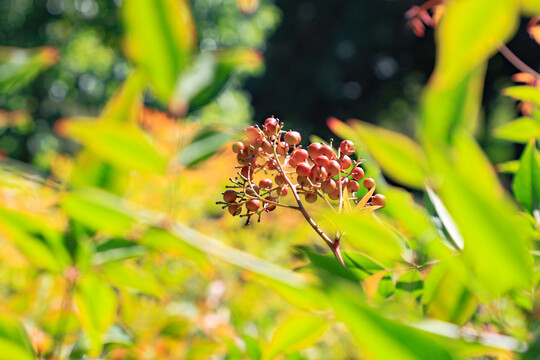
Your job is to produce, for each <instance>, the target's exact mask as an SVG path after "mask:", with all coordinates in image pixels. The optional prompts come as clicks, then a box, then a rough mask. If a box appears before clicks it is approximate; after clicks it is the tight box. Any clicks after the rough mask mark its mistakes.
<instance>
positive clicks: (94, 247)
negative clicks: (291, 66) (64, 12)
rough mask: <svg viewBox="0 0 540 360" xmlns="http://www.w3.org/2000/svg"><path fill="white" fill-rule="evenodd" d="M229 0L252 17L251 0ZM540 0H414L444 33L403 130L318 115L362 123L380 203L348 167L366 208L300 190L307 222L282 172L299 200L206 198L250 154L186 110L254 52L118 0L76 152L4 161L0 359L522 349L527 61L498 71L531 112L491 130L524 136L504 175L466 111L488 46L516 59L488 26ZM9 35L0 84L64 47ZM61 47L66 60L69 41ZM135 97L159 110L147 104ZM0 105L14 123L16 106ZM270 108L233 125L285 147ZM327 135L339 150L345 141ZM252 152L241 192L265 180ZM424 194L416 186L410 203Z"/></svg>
mask: <svg viewBox="0 0 540 360" xmlns="http://www.w3.org/2000/svg"><path fill="white" fill-rule="evenodd" d="M51 3H52V4H53V5H54V4H56V2H51ZM91 3H92V4H94V3H95V2H93V1H91ZM237 3H238V5H237V6H238V9H240V10H242V11H245V12H255V13H254V15H253V16H257V15H255V14H256V13H257V11H259V10H261V11H262V9H263V7H261V9H259V10H256V8H257V6H256V5H257V2H253V1H244V0H239V1H238V2H237ZM434 3H436V4H437V5H438V6H441V3H442V2H437V1H435V2H433V1H432V2H428V4H434ZM51 6H52V5H51ZM261 6H262V5H261ZM537 8H538V7H537V6H536V3H535V2H534V1H531V0H527V1H515V0H500V1H498V2H497V3H492V2H488V1H485V0H468V1H465V2H464V1H461V0H451V1H447V2H445V3H444V7H438V8H436V9H434V10H433V11H434V14H435V15H437V14H438V15H437V16H439V15H440V18H438V17H437V18H436V16H435V15H433V19H432V20H428V19H427V18H426V14H427V15H428V17H429V16H430V14H429V12H428V10H429V11H432V9H431V8H429V7H428V8H427V9H425V8H421V9H420V10H422V11H417V12H416V13H414V12H413V13H412V14H413V15H414V14H416V15H414V16H412V17H411V18H410V21H411V22H412V24H415V21H416V20H418V19H419V18H417V17H415V16H420V17H422V18H421V21H423V24H426V25H427V23H429V24H431V25H433V26H435V27H436V30H435V31H436V42H437V43H436V45H437V47H438V49H439V50H438V53H437V54H438V55H437V56H438V62H437V66H436V68H435V71H434V73H433V75H432V78H431V80H430V81H429V83H428V84H427V86H426V87H425V89H424V96H423V99H422V106H421V109H420V119H419V121H418V126H417V136H416V140H415V139H412V138H409V137H407V136H405V135H402V134H399V133H396V132H393V131H390V130H386V129H383V128H381V127H378V126H375V125H372V124H369V123H366V122H362V121H359V120H354V119H351V120H349V121H347V122H341V121H340V120H338V119H335V118H332V119H330V120H329V121H328V126H329V127H330V129H331V130H332V131H333V132H335V133H336V134H337V135H338V136H340V137H342V138H344V139H352V140H353V141H355V142H356V153H357V154H358V158H359V159H362V160H361V163H362V168H363V171H365V173H366V176H368V177H371V178H373V179H374V183H375V182H376V183H377V190H378V191H381V192H382V193H384V194H385V195H386V197H387V204H386V206H384V207H382V208H380V209H379V206H369V201H371V204H372V205H376V203H375V198H376V196H374V195H373V192H374V189H375V187H374V186H365V189H363V190H361V191H360V187H359V186H358V187H356V186H355V187H354V191H351V192H356V195H355V197H354V198H353V199H352V201H353V202H358V205H357V206H358V207H359V208H360V209H361V210H363V211H359V210H358V209H356V208H353V207H352V206H350V205H351V204H350V203H349V201H345V202H343V201H342V200H343V197H345V198H346V199H348V195H347V192H346V191H343V192H341V191H340V192H339V194H338V198H339V199H340V200H339V204H340V205H339V206H338V208H337V211H334V210H328V209H326V208H325V207H324V206H325V205H327V204H326V203H324V204H323V203H322V202H321V201H318V202H314V203H312V204H310V205H309V211H310V214H314V215H316V216H317V218H318V219H319V218H320V219H322V221H321V223H320V228H319V225H315V226H313V224H312V222H310V217H309V216H306V215H305V209H304V207H303V204H302V200H301V199H300V198H299V197H298V194H297V191H296V190H297V189H296V188H293V190H295V191H292V192H293V193H294V194H296V196H295V201H296V204H297V205H291V204H289V203H288V202H287V200H286V199H285V200H283V201H282V200H280V202H279V204H281V205H285V207H290V208H297V209H304V212H303V211H300V212H299V213H298V212H294V211H293V212H289V213H287V214H285V215H283V213H284V212H275V213H269V214H268V216H267V217H265V218H264V221H262V222H261V223H257V224H253V226H250V227H247V228H242V225H241V224H239V223H238V221H237V218H235V217H230V216H228V215H227V214H225V215H223V214H222V211H221V210H220V209H219V207H217V206H215V204H214V203H215V201H216V200H218V199H219V193H220V189H222V188H223V187H224V186H225V184H227V179H228V178H230V177H231V176H234V172H235V171H234V170H233V169H232V164H233V163H235V162H236V161H240V162H241V163H242V162H244V161H246V159H245V158H240V159H239V158H238V155H235V154H234V153H233V152H231V151H230V150H229V145H230V142H231V141H230V140H242V139H237V138H236V137H237V136H239V134H236V133H233V132H230V131H229V132H227V131H226V128H225V127H224V126H219V124H212V125H210V126H208V125H206V126H205V125H202V124H201V123H200V122H193V121H188V120H187V119H188V118H193V117H196V116H204V112H205V111H207V109H208V108H209V107H211V106H212V104H215V102H214V100H215V99H216V97H219V96H220V94H222V93H223V91H225V92H226V91H227V90H226V87H227V85H228V84H229V83H230V81H231V79H233V78H234V77H235V76H236V75H235V74H245V75H249V74H253V73H254V72H256V71H257V70H258V69H260V67H261V66H262V57H261V55H260V53H259V52H257V51H256V50H253V49H250V48H246V47H244V46H234V47H227V48H219V49H218V48H204V47H202V46H197V45H196V44H197V40H196V39H197V36H198V35H199V34H200V33H201V32H203V30H201V28H202V26H201V24H199V22H200V20H199V21H196V20H194V18H193V17H192V11H191V10H190V4H189V3H188V2H187V1H173V0H164V1H161V2H156V1H150V0H147V1H138V2H136V1H129V0H126V1H124V4H123V5H122V7H121V8H120V12H121V14H120V18H121V21H122V24H123V25H124V32H123V34H124V35H123V36H124V39H125V41H126V44H127V45H126V57H127V58H128V59H129V60H130V61H131V62H132V64H133V68H132V69H131V70H130V73H129V75H128V76H127V78H126V79H125V81H124V83H123V84H122V86H120V87H119V88H118V89H116V91H115V92H114V94H113V95H112V96H111V97H110V99H109V100H108V102H107V103H106V104H105V105H104V106H103V108H102V110H101V111H100V112H99V114H98V115H97V116H96V117H88V116H81V115H80V114H78V113H77V114H76V116H72V117H69V118H62V119H59V120H57V121H56V122H55V125H54V130H55V132H56V134H57V135H58V136H60V137H62V138H64V139H66V140H65V141H66V142H69V143H71V144H72V146H73V148H74V149H77V150H76V151H74V154H73V155H71V154H65V153H56V152H53V153H51V154H50V155H49V156H48V157H47V159H46V163H47V166H46V167H45V168H48V169H50V173H43V172H41V171H40V170H37V169H36V168H34V167H32V166H29V165H27V164H24V163H20V162H17V161H16V160H12V159H4V160H3V161H2V165H1V167H0V199H1V201H0V239H1V245H2V249H3V251H2V253H1V254H0V258H1V259H2V264H3V266H2V267H0V282H1V283H2V289H3V290H2V298H3V303H4V310H5V311H4V313H3V315H2V316H1V317H0V344H1V345H2V346H1V348H2V354H1V355H0V357H3V358H17V359H26V358H29V359H30V358H34V357H38V358H47V359H60V358H70V359H82V358H88V357H90V358H98V357H103V358H110V359H139V358H160V359H178V358H186V359H207V358H212V357H217V358H227V359H245V358H247V359H273V358H276V357H281V358H288V359H303V358H321V359H328V358H365V357H367V358H373V359H389V358H400V359H411V360H413V359H459V358H496V357H498V358H518V357H520V356H521V357H523V358H526V359H527V358H535V356H537V354H536V349H537V348H538V340H537V328H538V321H539V320H538V301H537V299H536V293H537V288H538V279H539V277H538V274H537V271H536V259H535V257H536V256H538V254H539V250H538V249H537V241H539V240H540V208H539V206H540V188H539V184H540V180H539V178H540V155H539V153H538V149H537V142H538V141H537V140H538V133H537V131H536V130H535V126H534V122H535V121H540V117H539V114H540V104H539V102H538V101H537V100H538V99H537V98H538V94H539V92H538V91H539V90H538V74H536V73H532V74H531V73H529V75H531V76H532V80H533V82H532V83H530V81H528V80H527V79H525V80H527V81H528V82H527V85H525V86H520V87H510V88H509V89H507V90H506V91H505V94H506V95H508V96H511V97H513V98H517V99H518V100H520V101H521V105H520V109H521V110H522V112H523V113H524V116H525V119H527V120H526V124H525V125H524V124H523V119H518V120H514V121H511V122H508V124H505V125H503V126H502V127H500V128H498V129H496V130H495V131H494V133H495V135H496V136H500V137H501V138H503V139H510V140H516V141H519V142H524V143H526V147H525V149H524V150H523V152H522V155H521V157H520V159H519V160H518V161H517V162H514V163H513V165H512V166H505V167H504V168H505V169H506V170H509V169H510V170H512V169H514V170H515V175H514V177H513V184H512V193H511V192H509V191H507V190H506V189H505V188H504V187H503V186H502V184H501V181H500V180H499V177H498V175H497V173H496V172H495V171H494V167H493V166H492V164H491V163H490V161H489V160H488V158H487V156H486V155H485V154H484V152H483V150H482V148H481V147H480V146H479V144H478V143H477V141H476V139H475V138H474V130H475V128H476V124H477V123H478V117H479V114H478V113H479V111H480V104H481V97H482V86H483V85H482V84H483V79H484V74H485V72H484V66H485V63H486V62H487V60H488V59H489V57H490V56H492V55H493V53H494V52H495V51H497V48H498V47H499V49H500V51H501V52H503V53H504V54H506V55H505V56H507V57H508V58H509V59H513V58H512V57H511V56H509V54H508V49H506V48H505V47H504V45H501V46H499V44H502V42H503V41H508V39H510V38H511V37H512V36H513V35H514V33H515V31H516V22H517V21H518V20H517V19H518V17H519V16H520V14H521V11H523V12H524V14H530V12H531V11H536V10H537ZM441 9H442V10H441ZM486 9H488V10H489V16H487V15H486V14H484V11H486ZM417 10H418V9H417ZM225 11H227V10H225ZM441 11H442V12H441ZM410 14H411V13H410ZM485 15H486V16H485ZM435 18H436V19H435ZM430 19H431V18H430ZM141 24H144V26H142V25H141ZM416 24H418V22H417V21H416ZM533 25H534V24H533ZM490 29H496V31H489V30H490ZM143 30H146V31H143ZM153 40H155V41H153ZM229 45H237V44H229ZM240 45H245V44H240ZM201 48H202V49H201ZM2 52H3V54H4V55H3V56H2V59H3V61H2V63H1V65H0V94H4V92H5V93H6V94H7V95H5V96H7V97H9V96H12V93H14V92H15V91H16V86H19V87H21V86H23V85H26V86H28V84H24V83H23V81H26V82H29V81H31V80H32V78H34V77H35V76H36V74H37V73H38V72H40V71H46V68H47V67H48V66H50V65H52V64H53V63H54V62H55V61H56V60H57V59H56V52H55V50H53V49H52V48H37V49H27V50H20V49H10V48H3V49H2ZM449 53H450V54H451V56H450V55H448V54H449ZM17 54H21V55H19V56H18V55H17ZM20 59H22V60H20ZM511 61H514V63H515V60H511ZM59 63H60V65H62V66H69V63H68V62H66V60H65V59H64V58H62V59H60V60H59ZM517 64H518V66H521V65H520V64H519V63H517ZM521 70H522V69H521ZM521 80H524V79H521ZM520 82H523V81H520ZM147 94H150V95H147ZM0 96H4V95H0ZM148 96H152V97H154V98H155V101H156V102H159V103H160V104H161V106H162V108H166V109H168V111H169V114H166V113H164V112H162V111H159V110H155V109H150V108H148V107H146V106H144V98H145V97H148ZM221 96H222V95H221ZM198 109H200V112H197V110H198ZM6 119H13V120H10V121H11V122H8V124H11V123H13V124H19V125H20V123H19V122H18V121H21V120H17V121H15V120H16V119H17V117H16V116H14V115H11V117H6ZM270 119H271V120H270V121H268V120H267V123H266V124H265V126H266V128H263V130H260V129H257V128H255V127H250V128H248V140H249V134H250V133H251V134H254V133H253V131H255V137H256V138H257V139H259V140H261V141H262V139H263V137H265V138H266V139H268V140H270V141H271V143H272V145H270V146H271V149H272V153H273V156H274V157H272V154H271V153H269V152H267V154H266V155H264V156H263V158H265V159H267V160H268V159H269V160H268V161H272V160H279V157H278V155H277V153H278V152H279V146H283V147H285V145H287V144H288V145H293V147H294V146H295V145H297V144H298V142H299V141H300V139H299V135H298V137H297V134H295V132H293V131H290V132H286V131H283V133H281V132H279V130H280V129H276V131H277V132H275V133H274V134H271V131H269V129H268V126H269V124H273V125H274V126H276V125H277V122H276V120H275V119H273V118H270ZM272 119H273V120H272ZM224 122H225V121H224ZM516 123H518V125H516ZM279 127H283V125H281V124H280V125H279ZM250 129H251V130H250ZM523 131H528V132H529V131H530V133H528V134H523ZM275 134H281V135H283V136H284V139H285V141H286V143H287V144H285V145H282V144H281V143H280V141H279V138H278V137H274V138H272V135H275ZM281 135H278V136H281ZM251 140H253V139H251ZM297 140H298V141H297ZM233 142H234V141H233ZM312 142H313V143H318V142H320V141H319V139H313V140H312ZM238 144H242V145H241V147H246V144H248V147H249V145H250V144H251V143H250V141H243V142H237V145H236V146H237V147H240V145H238ZM269 144H270V142H269ZM341 144H345V145H344V146H343V147H342V146H340V151H341V152H345V151H347V152H349V151H351V155H352V151H353V150H352V149H353V147H351V146H350V143H349V142H347V141H344V142H343V143H341ZM261 145H262V144H261ZM254 148H255V147H254ZM308 149H309V148H308ZM251 150H253V149H251ZM242 151H243V150H242ZM248 151H249V150H248ZM330 151H332V152H333V150H332V149H330ZM237 153H239V154H240V155H248V157H249V156H251V155H249V154H248V153H246V154H243V153H242V152H241V151H237ZM281 155H282V157H283V159H286V160H287V162H290V161H291V158H293V159H294V155H292V154H290V155H288V154H287V151H283V154H281ZM240 157H242V156H240ZM311 157H312V158H314V159H313V160H314V161H315V162H318V161H319V157H320V156H317V157H315V156H314V155H311ZM332 157H336V159H338V160H340V161H343V160H344V156H341V153H338V155H337V156H336V155H335V153H332V156H330V158H332ZM304 160H305V159H304ZM323 160H324V161H326V160H328V161H330V160H331V159H326V160H325V159H321V161H323ZM349 161H350V159H349ZM248 163H250V164H252V163H251V162H250V161H248ZM359 163H360V161H359ZM242 165H245V166H247V163H246V164H243V163H242ZM252 165H253V164H252ZM350 165H351V166H352V165H353V163H352V162H351V163H350ZM354 165H355V166H354V167H356V165H357V163H355V164H354ZM278 167H279V172H278V176H279V175H284V176H285V177H286V179H287V180H286V181H287V183H288V185H289V187H291V188H292V187H294V186H296V184H294V183H293V182H292V177H293V176H294V177H295V178H296V180H297V182H298V183H299V182H300V181H298V179H297V177H296V175H291V174H289V176H291V178H289V177H287V174H288V173H287V172H286V171H284V169H283V168H282V167H281V166H278ZM306 167H308V166H307V165H306ZM321 167H323V166H322V165H321ZM354 167H353V168H354ZM274 170H275V166H274ZM246 171H247V172H246V173H242V171H240V173H241V174H242V175H243V176H244V178H243V181H241V182H238V181H237V184H236V185H238V187H236V189H240V188H241V190H237V192H236V193H235V199H234V200H236V196H238V194H240V195H241V196H242V197H246V199H245V200H246V201H251V200H254V199H255V200H260V199H258V198H257V195H256V194H257V193H256V192H255V189H254V188H253V185H252V184H251V182H250V179H249V176H250V168H249V166H248V167H247V170H246ZM296 171H297V172H298V169H296ZM310 171H312V169H310ZM363 171H362V175H363ZM338 174H341V172H340V171H339V169H338ZM351 176H352V175H351ZM385 176H388V178H389V179H391V180H392V181H393V183H394V184H400V185H403V186H405V187H398V186H395V185H391V184H389V183H388V182H386V180H385ZM311 180H313V181H314V183H313V182H312V183H311V185H310V186H308V188H310V189H312V190H310V191H313V189H315V190H317V191H318V187H320V186H322V184H320V185H319V183H320V181H317V179H316V178H315V177H313V178H312V179H311ZM338 181H339V178H338ZM240 183H241V184H240ZM246 183H247V184H248V185H246ZM357 185H358V184H357ZM368 185H369V184H368ZM246 186H249V189H247V188H246ZM261 187H262V186H261ZM407 189H411V191H413V192H412V193H411V192H409V190H407ZM249 190H253V191H252V192H249ZM298 191H300V190H298ZM317 196H319V198H323V199H326V195H323V194H322V193H321V194H318V195H317ZM317 196H315V199H317ZM422 198H423V200H424V202H425V206H422V205H420V204H419V203H417V202H416V201H415V199H422ZM378 199H380V197H379V198H378ZM224 200H225V202H226V204H225V205H227V204H229V205H227V206H229V208H230V206H231V205H230V203H231V202H230V201H228V200H227V199H224ZM262 200H265V199H264V198H263V199H262ZM266 200H267V201H266V203H267V204H266V205H267V206H268V205H273V204H272V203H270V202H268V199H266ZM306 200H307V199H306ZM342 203H343V204H342ZM346 204H349V206H347V205H346ZM236 205H237V204H236ZM366 205H367V206H368V207H365V206H366ZM381 205H384V204H381ZM259 206H260V204H259ZM257 208H258V207H257ZM369 208H372V209H373V208H378V211H376V212H371V213H368V212H367V211H365V209H369ZM263 209H264V208H263ZM255 210H258V209H255ZM255 210H252V211H255ZM232 213H233V214H234V213H236V211H232ZM248 215H249V214H248ZM302 216H303V217H304V218H305V219H306V220H308V223H309V224H305V223H304V222H302V221H301V219H302ZM312 221H313V220H312ZM308 225H311V226H308ZM314 229H315V230H316V232H313V230H314ZM318 229H319V230H320V232H319V230H318ZM321 229H322V230H321ZM321 233H337V234H340V235H338V236H337V237H336V238H334V242H332V241H330V243H327V244H329V245H333V244H335V239H339V240H340V241H339V242H338V244H339V245H340V246H341V250H340V251H336V249H337V248H336V247H332V246H330V247H331V249H332V251H333V252H334V253H335V254H336V255H337V254H341V256H338V258H340V260H341V262H340V261H338V260H337V259H335V258H334V257H333V255H332V254H329V253H327V252H325V251H324V250H323V248H322V247H320V246H319V244H320V242H321V241H320V238H319V237H317V235H321ZM321 237H322V236H321ZM322 238H323V239H324V237H322ZM291 245H292V246H295V249H296V251H295V253H292V254H291V252H290V251H289V247H290V246H291ZM231 265H232V266H231ZM290 268H292V269H294V270H289V269H290ZM277 295H278V296H277Z"/></svg>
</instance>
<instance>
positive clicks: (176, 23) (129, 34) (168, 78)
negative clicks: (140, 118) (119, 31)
mask: <svg viewBox="0 0 540 360" xmlns="http://www.w3.org/2000/svg"><path fill="white" fill-rule="evenodd" d="M122 10H123V20H124V27H125V33H126V36H125V49H126V53H127V56H128V58H130V59H131V60H132V61H133V62H134V63H135V64H137V65H138V66H140V68H141V69H143V70H144V71H145V72H146V74H147V75H148V79H149V80H150V83H151V85H152V87H153V88H154V90H155V92H156V95H157V96H158V97H159V98H160V99H161V100H162V101H163V102H165V103H167V102H168V101H169V100H170V98H171V96H172V95H173V92H174V88H175V85H176V81H177V79H178V76H179V75H180V72H181V71H182V69H183V68H184V67H185V66H186V65H187V64H188V63H189V61H190V58H191V55H192V53H193V51H194V50H195V48H196V46H197V39H196V37H197V35H196V30H195V24H194V21H193V18H192V16H191V11H190V9H189V2H188V1H186V0H180V1H176V0H163V1H154V0H140V1H133V0H131V1H125V2H124V4H123V9H122Z"/></svg>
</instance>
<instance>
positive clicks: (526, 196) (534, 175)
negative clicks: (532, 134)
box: [512, 140, 540, 213]
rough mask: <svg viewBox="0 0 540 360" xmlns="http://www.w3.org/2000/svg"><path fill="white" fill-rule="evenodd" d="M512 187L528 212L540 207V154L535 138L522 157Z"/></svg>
mask: <svg viewBox="0 0 540 360" xmlns="http://www.w3.org/2000/svg"><path fill="white" fill-rule="evenodd" d="M512 189H513V190H514V194H515V196H516V199H517V200H518V201H519V202H520V203H521V205H523V207H524V208H525V209H527V211H528V212H530V213H532V212H533V211H534V210H538V209H540V154H539V153H538V150H537V149H536V145H535V142H534V140H531V141H529V144H527V147H526V148H525V150H524V151H523V154H522V155H521V159H520V165H519V169H518V171H517V172H516V175H515V177H514V182H513V183H512Z"/></svg>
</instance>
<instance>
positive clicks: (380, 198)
mask: <svg viewBox="0 0 540 360" xmlns="http://www.w3.org/2000/svg"><path fill="white" fill-rule="evenodd" d="M386 202H387V201H386V196H384V195H382V194H377V195H375V196H373V197H372V198H371V203H372V204H373V205H375V206H382V207H385V206H386Z"/></svg>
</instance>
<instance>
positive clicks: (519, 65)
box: [499, 44, 540, 80]
mask: <svg viewBox="0 0 540 360" xmlns="http://www.w3.org/2000/svg"><path fill="white" fill-rule="evenodd" d="M499 52H500V53H501V54H502V56H504V57H505V58H506V60H508V61H509V62H510V63H511V64H512V65H514V66H515V67H516V69H518V70H520V71H522V72H525V73H527V74H530V75H532V76H534V77H535V78H536V79H537V80H540V73H538V72H537V71H535V70H534V69H533V68H531V67H530V66H529V65H527V64H525V63H524V62H523V61H522V60H521V59H520V58H518V57H517V56H516V54H514V53H513V52H512V51H511V50H510V49H509V48H508V47H507V46H506V45H504V44H502V45H501V46H499Z"/></svg>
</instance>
